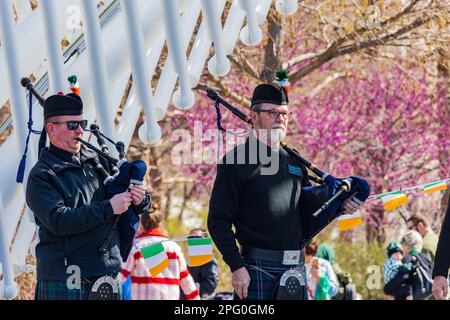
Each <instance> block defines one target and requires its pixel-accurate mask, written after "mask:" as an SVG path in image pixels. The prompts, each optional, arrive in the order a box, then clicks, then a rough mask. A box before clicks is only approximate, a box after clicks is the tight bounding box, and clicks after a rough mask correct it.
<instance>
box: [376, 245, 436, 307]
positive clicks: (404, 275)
mask: <svg viewBox="0 0 450 320" xmlns="http://www.w3.org/2000/svg"><path fill="white" fill-rule="evenodd" d="M402 263H403V265H402V266H401V267H400V268H399V270H398V273H397V275H396V276H395V277H394V278H393V279H392V280H391V281H389V282H388V283H386V285H385V286H384V289H383V291H384V293H385V294H388V295H391V296H394V297H395V299H396V300H405V299H406V297H407V296H408V295H412V296H413V298H414V300H422V299H424V298H425V297H427V296H428V295H430V294H431V287H432V281H431V270H432V269H433V264H432V262H431V261H430V260H429V259H428V257H427V256H425V255H424V254H423V253H420V252H417V253H414V254H412V253H409V254H407V255H406V256H405V257H404V258H403V259H402Z"/></svg>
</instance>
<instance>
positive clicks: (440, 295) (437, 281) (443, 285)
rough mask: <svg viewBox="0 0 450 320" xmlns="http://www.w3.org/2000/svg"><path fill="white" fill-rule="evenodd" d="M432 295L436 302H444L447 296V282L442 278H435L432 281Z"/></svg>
mask: <svg viewBox="0 0 450 320" xmlns="http://www.w3.org/2000/svg"><path fill="white" fill-rule="evenodd" d="M433 294H434V297H435V298H436V300H444V299H446V298H447V294H448V282H447V278H446V277H444V276H436V277H434V281H433Z"/></svg>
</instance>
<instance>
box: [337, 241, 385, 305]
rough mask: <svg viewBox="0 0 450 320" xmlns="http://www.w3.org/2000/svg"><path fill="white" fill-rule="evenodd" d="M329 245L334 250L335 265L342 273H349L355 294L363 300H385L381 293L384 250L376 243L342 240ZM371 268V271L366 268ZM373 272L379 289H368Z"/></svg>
mask: <svg viewBox="0 0 450 320" xmlns="http://www.w3.org/2000/svg"><path fill="white" fill-rule="evenodd" d="M331 245H332V246H333V247H334V249H335V255H336V263H337V264H338V265H339V267H340V268H341V269H342V271H344V272H348V273H350V276H351V278H352V280H353V282H354V283H355V285H356V289H357V292H358V293H359V294H360V295H361V299H363V300H385V299H386V296H385V295H384V293H383V286H384V281H383V264H384V263H385V261H386V250H385V248H384V246H383V245H380V244H378V243H375V242H372V243H365V242H362V241H358V242H356V243H349V242H347V241H343V240H339V239H338V240H335V241H334V243H331ZM369 267H371V269H370V270H371V271H370V272H369V271H368V268H369ZM374 270H376V271H375V272H376V274H377V275H379V276H380V277H379V284H380V286H379V288H376V289H370V288H369V287H368V282H369V283H370V282H371V281H368V280H369V277H371V278H374V277H376V275H374Z"/></svg>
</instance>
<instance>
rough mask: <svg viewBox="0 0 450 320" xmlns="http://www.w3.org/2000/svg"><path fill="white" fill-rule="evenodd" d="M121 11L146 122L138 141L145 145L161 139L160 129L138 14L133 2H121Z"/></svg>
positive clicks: (134, 79) (134, 80)
mask: <svg viewBox="0 0 450 320" xmlns="http://www.w3.org/2000/svg"><path fill="white" fill-rule="evenodd" d="M121 4H122V10H123V13H124V17H125V25H126V26H127V31H128V48H130V50H129V56H130V63H131V70H132V73H133V84H134V85H135V87H136V92H137V95H138V97H139V100H140V102H141V104H142V106H143V107H144V111H145V117H146V121H145V123H144V124H143V126H144V128H143V129H140V130H139V133H142V135H140V139H141V140H142V141H143V142H145V143H156V142H158V141H159V140H160V139H161V128H160V127H159V125H158V123H157V122H156V117H155V110H154V109H155V104H154V99H153V94H152V87H151V84H150V75H149V68H148V62H147V58H146V57H145V49H144V35H143V32H142V27H141V25H140V24H139V22H140V21H141V19H140V18H139V12H138V10H137V4H136V2H135V1H130V0H122V1H121Z"/></svg>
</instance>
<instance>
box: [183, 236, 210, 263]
mask: <svg viewBox="0 0 450 320" xmlns="http://www.w3.org/2000/svg"><path fill="white" fill-rule="evenodd" d="M188 253H189V266H190V267H198V266H201V265H203V264H205V263H208V262H210V261H211V260H212V258H213V246H212V240H211V238H194V239H188Z"/></svg>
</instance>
